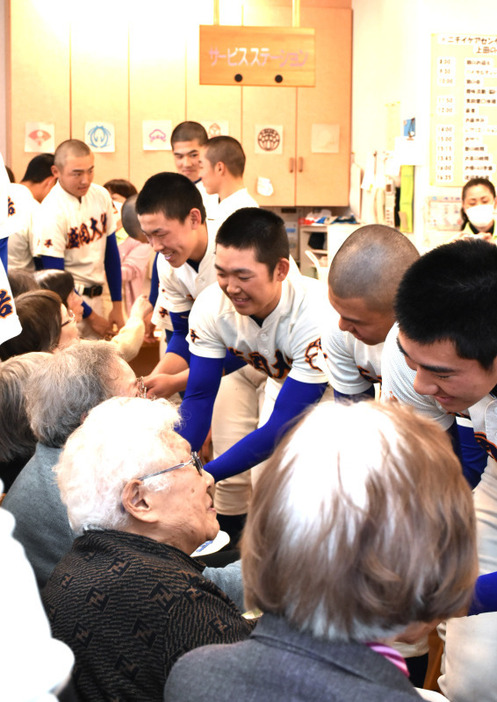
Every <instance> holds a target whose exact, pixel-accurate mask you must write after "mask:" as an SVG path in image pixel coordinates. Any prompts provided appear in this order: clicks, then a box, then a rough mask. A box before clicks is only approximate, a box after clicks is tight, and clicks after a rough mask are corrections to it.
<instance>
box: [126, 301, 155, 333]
mask: <svg viewBox="0 0 497 702" xmlns="http://www.w3.org/2000/svg"><path fill="white" fill-rule="evenodd" d="M153 309H154V308H153V307H152V305H151V304H150V302H149V299H148V297H147V296H146V295H140V296H139V297H137V298H136V300H135V301H134V302H133V306H132V308H131V309H130V311H129V316H130V317H138V318H139V319H143V321H144V322H145V318H146V317H148V316H149V315H151V314H152V312H153ZM145 327H146V325H145Z"/></svg>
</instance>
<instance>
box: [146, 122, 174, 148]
mask: <svg viewBox="0 0 497 702" xmlns="http://www.w3.org/2000/svg"><path fill="white" fill-rule="evenodd" d="M142 125H143V150H144V151H171V148H172V147H171V132H172V130H173V123H172V122H171V120H170V119H144V120H143V123H142Z"/></svg>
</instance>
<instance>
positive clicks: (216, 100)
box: [185, 0, 242, 140]
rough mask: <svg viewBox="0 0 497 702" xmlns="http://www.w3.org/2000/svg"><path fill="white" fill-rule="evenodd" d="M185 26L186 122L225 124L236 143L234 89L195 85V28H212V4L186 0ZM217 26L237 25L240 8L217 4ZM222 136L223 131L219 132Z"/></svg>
mask: <svg viewBox="0 0 497 702" xmlns="http://www.w3.org/2000/svg"><path fill="white" fill-rule="evenodd" d="M185 5H188V13H189V25H188V30H187V32H186V35H187V69H186V72H187V75H186V119H190V120H193V121H195V122H228V134H229V136H232V137H234V138H235V139H238V140H240V136H241V96H242V89H241V88H240V87H239V86H238V85H233V86H231V85H200V83H199V25H201V24H212V23H213V17H214V2H213V0H188V2H187V3H185ZM219 22H220V24H226V25H231V24H234V25H238V24H240V23H241V4H240V3H239V2H234V1H233V0H225V1H224V2H220V3H219ZM222 133H223V134H226V131H225V130H222Z"/></svg>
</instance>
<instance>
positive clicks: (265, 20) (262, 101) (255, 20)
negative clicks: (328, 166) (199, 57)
mask: <svg viewBox="0 0 497 702" xmlns="http://www.w3.org/2000/svg"><path fill="white" fill-rule="evenodd" d="M243 19H244V24H245V25H251V26H258V25H259V26H274V27H278V26H279V27H291V26H292V13H291V8H290V7H281V6H279V7H271V6H256V5H251V6H250V7H246V8H245V12H244V18H243ZM296 95H297V92H296V88H283V87H277V88H273V87H271V88H269V87H268V88H262V87H250V86H245V87H244V88H243V113H242V114H243V117H242V124H243V148H244V150H245V155H246V157H247V163H246V166H245V184H246V185H247V187H248V189H249V191H250V192H251V194H252V195H253V196H254V197H255V199H256V200H257V202H258V203H259V204H260V205H261V206H264V205H267V206H270V205H282V204H288V205H293V203H294V201H295V151H296ZM263 124H274V125H280V126H282V127H283V130H282V133H283V147H282V149H283V152H282V154H276V153H270V152H268V153H262V154H261V153H256V151H255V138H256V125H263ZM292 163H293V166H291V164H292ZM292 168H293V170H292ZM260 176H261V177H263V178H269V179H270V180H271V183H272V185H273V188H274V193H273V195H271V196H269V197H268V196H264V195H260V194H258V193H257V192H256V183H257V178H258V177H260Z"/></svg>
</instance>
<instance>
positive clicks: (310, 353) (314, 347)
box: [305, 339, 322, 370]
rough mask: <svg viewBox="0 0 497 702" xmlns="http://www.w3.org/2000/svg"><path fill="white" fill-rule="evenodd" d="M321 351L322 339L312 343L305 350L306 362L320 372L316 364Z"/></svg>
mask: <svg viewBox="0 0 497 702" xmlns="http://www.w3.org/2000/svg"><path fill="white" fill-rule="evenodd" d="M319 351H322V349H321V339H316V340H315V341H311V343H310V344H309V345H308V346H307V348H306V350H305V360H306V362H307V363H308V364H309V365H310V367H311V368H313V369H314V370H320V368H319V366H317V365H316V364H315V360H316V356H317V355H318V352H319Z"/></svg>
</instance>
